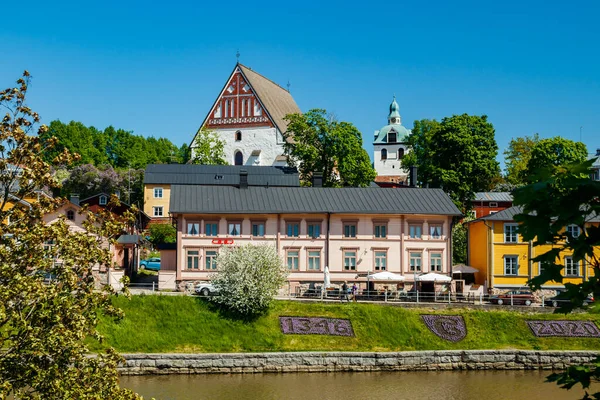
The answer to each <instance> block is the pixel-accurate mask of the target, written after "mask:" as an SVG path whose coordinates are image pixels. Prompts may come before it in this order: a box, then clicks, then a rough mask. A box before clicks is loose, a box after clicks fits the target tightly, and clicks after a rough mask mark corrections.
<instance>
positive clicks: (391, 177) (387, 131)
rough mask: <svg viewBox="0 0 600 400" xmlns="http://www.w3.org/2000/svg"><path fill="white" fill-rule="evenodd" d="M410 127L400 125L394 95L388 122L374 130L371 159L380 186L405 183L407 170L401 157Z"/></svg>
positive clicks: (400, 120)
mask: <svg viewBox="0 0 600 400" xmlns="http://www.w3.org/2000/svg"><path fill="white" fill-rule="evenodd" d="M409 135H410V129H406V128H405V127H404V126H402V117H401V116H400V107H399V106H398V103H397V102H396V96H394V99H393V100H392V104H390V113H389V115H388V124H387V125H386V126H384V127H383V128H381V129H380V130H378V131H375V141H374V142H373V152H374V154H373V160H374V167H375V171H376V172H377V177H376V178H375V182H376V183H377V184H379V185H380V186H398V185H403V184H406V180H407V177H408V170H406V169H404V168H403V167H402V158H403V157H404V154H405V152H406V151H407V142H408V136H409Z"/></svg>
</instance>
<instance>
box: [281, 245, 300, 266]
mask: <svg viewBox="0 0 600 400" xmlns="http://www.w3.org/2000/svg"><path fill="white" fill-rule="evenodd" d="M285 253H286V254H285V259H286V266H287V269H288V271H299V270H300V249H288V250H287V251H286V252H285Z"/></svg>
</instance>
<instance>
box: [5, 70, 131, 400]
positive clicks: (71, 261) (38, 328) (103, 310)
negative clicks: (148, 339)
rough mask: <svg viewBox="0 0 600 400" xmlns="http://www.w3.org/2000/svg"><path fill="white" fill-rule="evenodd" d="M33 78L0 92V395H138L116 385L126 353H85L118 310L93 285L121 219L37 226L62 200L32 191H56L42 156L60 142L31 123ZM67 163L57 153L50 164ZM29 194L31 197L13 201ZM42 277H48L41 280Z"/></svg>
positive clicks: (106, 262)
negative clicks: (102, 321) (102, 318)
mask: <svg viewBox="0 0 600 400" xmlns="http://www.w3.org/2000/svg"><path fill="white" fill-rule="evenodd" d="M29 82H30V77H29V73H28V72H27V71H26V72H25V73H24V74H23V78H21V79H19V80H18V81H17V85H18V86H17V87H15V88H9V89H6V90H3V91H1V92H0V108H2V109H5V110H7V114H6V115H5V117H4V118H3V120H2V122H1V123H0V349H2V351H0V398H7V397H8V398H15V399H134V398H137V395H135V394H134V393H133V392H131V391H129V390H126V389H121V388H120V387H119V383H118V375H117V365H118V364H119V363H120V362H122V358H121V357H120V356H119V355H118V354H117V353H116V352H115V351H114V350H113V349H109V350H107V351H105V352H103V353H101V354H97V355H96V357H90V350H89V348H88V345H87V344H86V341H85V340H86V339H88V338H100V337H99V334H98V332H97V330H96V325H97V323H98V318H99V314H106V315H110V316H114V317H119V316H120V312H119V310H117V309H115V308H114V307H112V305H111V302H110V292H109V289H108V288H106V289H105V290H102V291H98V290H96V289H95V285H94V278H93V275H92V268H93V267H94V266H95V265H105V266H107V265H110V260H111V254H110V251H109V250H108V249H107V248H106V247H103V246H102V245H101V242H102V240H101V238H114V237H115V236H116V235H117V234H118V233H120V232H121V230H122V228H123V225H122V224H119V223H117V222H116V221H114V220H112V219H111V216H110V214H109V213H104V214H103V213H101V214H100V215H94V214H92V213H89V212H86V211H85V210H83V211H82V213H84V214H85V216H86V222H85V228H86V230H87V232H73V231H71V230H70V229H69V225H68V224H67V223H66V220H65V219H61V220H59V221H58V222H56V223H52V224H45V223H44V222H43V219H42V218H43V216H44V215H46V214H48V213H51V212H54V211H55V210H56V209H57V207H58V206H59V205H60V204H61V202H62V199H58V198H57V199H54V198H49V197H46V196H36V195H35V194H36V193H35V191H36V190H37V189H39V188H46V187H47V188H53V187H55V181H54V179H53V177H52V174H51V165H50V164H49V163H47V162H46V161H44V155H45V152H46V151H49V150H50V149H51V148H52V146H53V145H54V144H55V143H56V140H55V139H53V138H48V139H47V140H44V141H43V140H41V137H43V135H44V134H46V132H47V129H48V128H47V127H46V126H44V125H42V126H39V128H37V127H38V125H39V121H40V118H39V116H38V114H37V113H35V112H33V111H32V110H31V109H30V108H29V107H27V105H26V103H25V100H26V93H27V89H28V86H29ZM36 130H37V136H36V135H34V133H35V131H36ZM72 159H73V157H72V156H71V155H70V154H69V153H68V152H63V153H61V154H57V155H55V157H54V159H53V160H54V161H55V163H56V164H57V165H63V164H68V163H69V162H70V161H71V160H72ZM17 183H18V184H17ZM28 198H29V199H31V198H36V201H33V202H30V203H29V205H23V206H22V205H21V204H22V203H19V201H20V200H22V199H28ZM8 220H10V223H6V222H7V221H8ZM56 259H59V260H60V262H55V260H56ZM45 276H52V277H53V278H54V279H53V281H52V282H51V283H45V282H44V277H45Z"/></svg>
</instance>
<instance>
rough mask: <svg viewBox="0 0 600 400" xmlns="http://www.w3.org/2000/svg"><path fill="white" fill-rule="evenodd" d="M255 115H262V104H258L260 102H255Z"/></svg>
mask: <svg viewBox="0 0 600 400" xmlns="http://www.w3.org/2000/svg"><path fill="white" fill-rule="evenodd" d="M254 115H256V116H261V115H262V109H261V108H260V104H258V101H254Z"/></svg>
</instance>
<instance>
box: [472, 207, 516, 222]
mask: <svg viewBox="0 0 600 400" xmlns="http://www.w3.org/2000/svg"><path fill="white" fill-rule="evenodd" d="M522 212H523V208H521V207H520V206H514V207H510V208H507V209H506V210H502V211H498V212H497V213H493V214H490V215H486V216H485V217H481V218H479V219H484V220H486V221H514V216H515V215H517V214H521V213H522Z"/></svg>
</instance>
